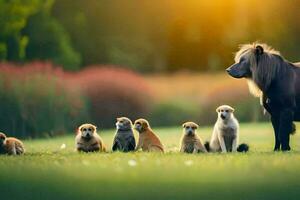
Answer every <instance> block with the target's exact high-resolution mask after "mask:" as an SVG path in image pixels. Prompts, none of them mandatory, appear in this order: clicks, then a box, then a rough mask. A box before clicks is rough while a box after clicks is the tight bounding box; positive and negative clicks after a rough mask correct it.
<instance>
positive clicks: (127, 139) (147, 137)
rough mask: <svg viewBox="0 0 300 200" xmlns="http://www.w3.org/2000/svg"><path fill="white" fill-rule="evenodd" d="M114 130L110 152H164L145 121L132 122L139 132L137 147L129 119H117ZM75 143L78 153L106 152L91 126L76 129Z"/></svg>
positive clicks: (94, 127)
mask: <svg viewBox="0 0 300 200" xmlns="http://www.w3.org/2000/svg"><path fill="white" fill-rule="evenodd" d="M116 128H117V131H116V134H115V137H114V140H113V145H112V151H122V152H129V151H136V150H139V149H142V150H143V151H157V152H164V146H163V145H162V143H161V141H160V139H159V138H158V136H157V135H156V134H155V133H154V132H153V131H152V129H151V127H150V125H149V123H148V121H147V120H145V119H138V120H136V121H135V122H134V129H135V130H137V131H138V132H139V141H138V144H137V145H136V142H135V138H134V134H133V128H132V122H131V120H130V119H128V118H127V117H119V118H117V122H116ZM75 142H76V149H77V150H78V151H83V152H91V151H101V152H105V151H106V147H105V145H104V143H103V141H102V139H101V137H100V136H99V135H98V134H97V128H96V126H94V125H92V124H83V125H81V126H80V127H79V128H78V132H77V135H76V138H75Z"/></svg>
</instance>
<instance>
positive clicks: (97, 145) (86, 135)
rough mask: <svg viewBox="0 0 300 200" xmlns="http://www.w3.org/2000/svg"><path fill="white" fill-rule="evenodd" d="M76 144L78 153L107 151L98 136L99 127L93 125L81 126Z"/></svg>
mask: <svg viewBox="0 0 300 200" xmlns="http://www.w3.org/2000/svg"><path fill="white" fill-rule="evenodd" d="M75 144H76V149H77V151H83V152H94V151H100V152H105V151H106V148H105V146H104V144H103V141H102V139H101V137H100V136H99V135H98V134H97V127H96V126H94V125H93V124H82V125H81V126H79V128H78V130H77V135H76V138H75Z"/></svg>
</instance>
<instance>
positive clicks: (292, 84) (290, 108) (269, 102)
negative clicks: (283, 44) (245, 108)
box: [226, 44, 300, 151]
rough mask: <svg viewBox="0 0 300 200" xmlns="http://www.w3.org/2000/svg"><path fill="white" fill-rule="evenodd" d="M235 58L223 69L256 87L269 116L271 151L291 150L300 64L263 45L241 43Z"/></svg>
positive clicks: (298, 116)
mask: <svg viewBox="0 0 300 200" xmlns="http://www.w3.org/2000/svg"><path fill="white" fill-rule="evenodd" d="M235 61H236V63H235V64H233V65H232V66H231V67H229V68H227V70H226V71H227V72H228V73H229V75H230V76H232V77H234V78H247V79H248V80H249V82H250V84H253V83H254V86H256V87H257V88H258V89H259V90H258V92H259V96H260V97H261V100H262V101H261V102H262V105H263V107H264V108H265V109H266V110H267V111H268V113H269V114H270V115H271V122H272V125H273V128H274V134H275V146H274V150H275V151H278V150H282V151H288V150H290V149H291V148H290V145H289V142H290V134H291V133H293V132H294V131H295V125H294V124H293V121H300V63H290V62H288V61H287V60H285V59H284V58H283V57H282V56H281V55H280V53H279V52H277V51H275V50H273V49H272V48H270V47H269V46H267V45H265V44H253V45H244V46H242V47H241V49H240V51H239V52H238V53H237V54H236V57H235Z"/></svg>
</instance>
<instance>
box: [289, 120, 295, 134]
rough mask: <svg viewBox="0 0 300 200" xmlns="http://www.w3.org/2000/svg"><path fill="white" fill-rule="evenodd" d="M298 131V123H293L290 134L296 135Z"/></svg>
mask: <svg viewBox="0 0 300 200" xmlns="http://www.w3.org/2000/svg"><path fill="white" fill-rule="evenodd" d="M295 133H296V125H295V124H294V123H293V124H292V131H291V133H290V134H292V135H294V134H295Z"/></svg>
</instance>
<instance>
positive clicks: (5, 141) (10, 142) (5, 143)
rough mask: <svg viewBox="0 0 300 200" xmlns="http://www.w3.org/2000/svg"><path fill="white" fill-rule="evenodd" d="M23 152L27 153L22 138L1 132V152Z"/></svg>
mask: <svg viewBox="0 0 300 200" xmlns="http://www.w3.org/2000/svg"><path fill="white" fill-rule="evenodd" d="M23 153H25V148H24V145H23V143H22V142H21V141H20V140H18V139H17V138H14V137H6V135H5V134H4V133H0V154H9V155H20V154H23Z"/></svg>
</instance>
